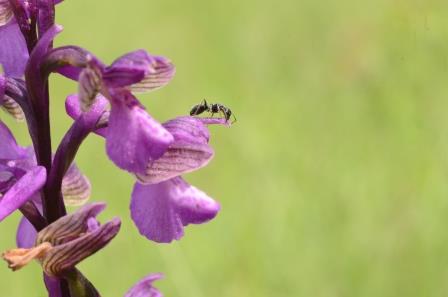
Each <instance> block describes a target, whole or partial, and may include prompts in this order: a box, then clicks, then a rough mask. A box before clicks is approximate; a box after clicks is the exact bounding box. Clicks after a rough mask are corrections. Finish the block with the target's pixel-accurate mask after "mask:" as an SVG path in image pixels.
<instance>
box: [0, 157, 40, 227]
mask: <svg viewBox="0 0 448 297" xmlns="http://www.w3.org/2000/svg"><path fill="white" fill-rule="evenodd" d="M46 178H47V174H46V170H45V168H44V167H42V166H37V167H35V168H34V169H32V170H30V171H28V172H27V173H26V174H25V175H24V176H22V177H21V178H20V179H19V180H18V181H17V182H16V183H15V184H14V185H13V186H12V187H11V188H10V189H9V190H8V191H7V192H6V193H5V194H4V195H3V197H2V199H1V200H0V221H2V220H3V219H5V218H6V217H7V216H9V215H10V214H11V213H12V212H14V211H15V210H17V209H18V208H19V207H20V206H22V205H23V204H24V203H25V202H27V201H28V200H29V199H31V198H32V197H33V195H34V194H35V193H37V191H39V190H40V189H41V188H42V187H43V186H44V184H45V180H46Z"/></svg>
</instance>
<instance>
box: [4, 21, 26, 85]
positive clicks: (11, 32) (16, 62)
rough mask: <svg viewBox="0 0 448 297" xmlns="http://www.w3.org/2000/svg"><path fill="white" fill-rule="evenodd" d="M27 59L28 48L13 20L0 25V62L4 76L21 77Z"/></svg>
mask: <svg viewBox="0 0 448 297" xmlns="http://www.w3.org/2000/svg"><path fill="white" fill-rule="evenodd" d="M27 61H28V49H27V46H26V42H25V39H24V38H23V35H22V32H21V31H20V29H19V26H18V25H17V22H16V21H15V20H13V21H11V22H9V23H8V24H7V25H5V26H0V64H1V65H3V70H4V71H5V75H6V76H12V77H21V76H23V73H24V72H25V66H26V63H27Z"/></svg>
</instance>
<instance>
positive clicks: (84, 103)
mask: <svg viewBox="0 0 448 297" xmlns="http://www.w3.org/2000/svg"><path fill="white" fill-rule="evenodd" d="M100 90H101V72H100V70H99V69H97V68H94V67H86V68H84V69H83V70H82V71H81V73H80V75H79V84H78V95H79V101H80V103H81V110H82V111H83V112H86V111H88V110H89V109H90V107H91V106H92V104H93V102H94V101H95V98H96V95H97V94H98V93H99V91H100Z"/></svg>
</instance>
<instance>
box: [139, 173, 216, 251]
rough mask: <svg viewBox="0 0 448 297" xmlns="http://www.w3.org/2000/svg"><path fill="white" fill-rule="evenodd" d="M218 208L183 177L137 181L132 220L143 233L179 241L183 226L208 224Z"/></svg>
mask: <svg viewBox="0 0 448 297" xmlns="http://www.w3.org/2000/svg"><path fill="white" fill-rule="evenodd" d="M219 210H220V205H219V204H218V203H217V202H215V201H214V200H213V199H211V198H210V197H208V196H207V195H206V194H205V193H204V192H202V191H200V190H199V189H197V188H195V187H193V186H191V185H189V184H188V183H186V182H185V181H184V180H183V179H182V178H180V177H176V178H173V179H170V180H168V181H165V182H161V183H158V184H152V185H142V184H140V183H136V184H135V185H134V190H133V192H132V200H131V217H132V220H133V221H134V223H135V225H136V226H137V228H138V230H139V232H140V234H142V235H143V236H145V237H146V238H148V239H150V240H152V241H155V242H159V243H169V242H171V241H173V240H179V239H180V238H181V237H182V236H183V234H184V231H183V229H184V228H183V227H184V226H187V225H189V224H202V223H205V222H207V221H209V220H211V219H213V218H214V217H215V216H216V215H217V213H218V212H219Z"/></svg>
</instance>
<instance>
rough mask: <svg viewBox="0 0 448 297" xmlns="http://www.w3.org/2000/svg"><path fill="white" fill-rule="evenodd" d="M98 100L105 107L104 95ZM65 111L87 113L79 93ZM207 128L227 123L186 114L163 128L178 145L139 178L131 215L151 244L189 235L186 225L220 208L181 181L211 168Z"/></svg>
mask: <svg viewBox="0 0 448 297" xmlns="http://www.w3.org/2000/svg"><path fill="white" fill-rule="evenodd" d="M96 100H97V101H98V102H104V104H103V105H105V103H106V99H105V98H104V97H102V96H98V97H97V98H96ZM66 110H67V113H68V114H69V115H70V116H71V117H73V118H74V119H77V118H78V117H79V116H81V115H82V111H81V105H80V100H79V98H78V95H71V96H69V97H68V98H67V101H66ZM103 115H105V116H106V117H103V123H104V122H105V123H107V121H108V119H107V115H108V112H107V110H106V109H105V110H104V111H103ZM206 124H224V125H225V124H226V122H225V121H224V120H223V119H199V118H194V117H189V116H185V117H179V118H176V119H173V120H170V121H168V122H166V123H164V124H162V126H163V127H164V128H165V129H166V130H167V131H169V133H170V134H171V135H173V139H174V140H173V142H172V143H171V144H170V146H169V147H168V148H167V150H166V151H165V153H164V154H163V155H162V156H161V157H160V158H158V159H156V160H149V161H148V162H146V165H145V171H144V173H143V174H137V175H136V176H137V178H138V182H136V183H135V185H134V190H133V192H132V200H131V216H132V219H133V220H134V222H135V224H136V226H137V228H138V229H139V231H140V233H141V234H142V235H144V236H145V237H147V238H148V239H150V240H153V241H156V242H160V243H169V242H171V241H173V240H178V239H180V238H181V237H182V236H183V234H184V231H183V227H184V226H187V225H189V224H201V223H205V222H207V221H209V220H211V219H213V218H214V217H215V216H216V215H217V213H218V211H219V209H220V206H219V204H218V203H217V202H215V201H214V200H213V199H212V198H210V197H209V196H207V194H205V193H204V192H202V191H200V190H199V189H197V188H195V187H193V186H191V185H189V184H188V183H187V182H185V181H184V180H183V179H182V178H181V177H180V176H181V175H183V174H185V173H188V172H192V171H195V170H197V169H199V168H202V167H204V166H206V165H207V164H208V162H209V161H210V160H211V159H212V158H213V155H214V152H213V149H212V148H211V147H210V146H209V144H208V142H209V138H210V135H209V132H208V129H207V128H206ZM109 129H110V127H107V128H105V127H101V128H100V129H98V130H97V132H98V134H100V135H103V136H104V135H108V133H109V131H108V130H109ZM106 137H107V136H106Z"/></svg>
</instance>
